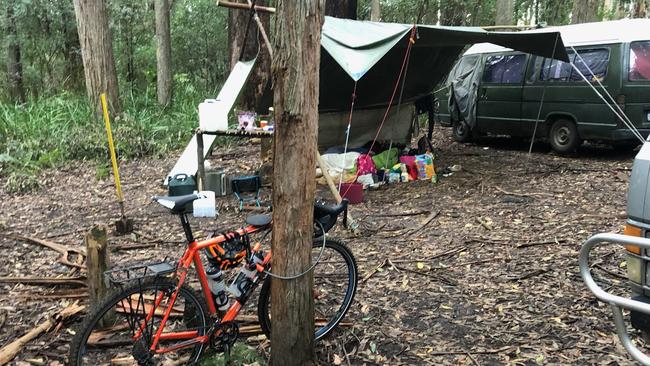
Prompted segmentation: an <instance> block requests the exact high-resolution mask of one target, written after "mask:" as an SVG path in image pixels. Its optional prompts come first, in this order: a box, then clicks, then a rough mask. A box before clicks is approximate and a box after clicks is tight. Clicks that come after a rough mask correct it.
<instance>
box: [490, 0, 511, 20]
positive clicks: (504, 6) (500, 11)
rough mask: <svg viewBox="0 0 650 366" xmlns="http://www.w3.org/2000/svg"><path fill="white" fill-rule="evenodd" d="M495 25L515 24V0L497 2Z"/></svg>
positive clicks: (499, 0)
mask: <svg viewBox="0 0 650 366" xmlns="http://www.w3.org/2000/svg"><path fill="white" fill-rule="evenodd" d="M495 12H496V17H495V22H494V24H495V25H512V24H514V14H515V2H514V1H513V0H497V3H496V8H495Z"/></svg>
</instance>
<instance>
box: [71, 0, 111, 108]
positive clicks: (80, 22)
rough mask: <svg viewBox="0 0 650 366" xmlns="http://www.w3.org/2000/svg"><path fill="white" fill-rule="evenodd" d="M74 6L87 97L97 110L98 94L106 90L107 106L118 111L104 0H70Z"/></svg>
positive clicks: (109, 33)
mask: <svg viewBox="0 0 650 366" xmlns="http://www.w3.org/2000/svg"><path fill="white" fill-rule="evenodd" d="M74 10H75V14H76V18H77V31H78V32H79V42H80V44H81V56H82V58H83V64H84V75H85V77H86V92H87V94H88V98H89V99H90V101H91V102H92V103H93V107H95V108H96V109H97V111H99V110H100V109H99V95H100V94H101V93H104V92H106V93H107V95H108V100H109V103H110V107H111V109H112V110H113V111H114V112H117V113H119V112H121V110H122V106H121V104H120V100H119V92H118V85H117V73H116V72H115V59H114V58H113V45H112V43H111V40H112V39H111V30H110V28H109V27H108V13H107V11H106V3H105V1H104V0H74Z"/></svg>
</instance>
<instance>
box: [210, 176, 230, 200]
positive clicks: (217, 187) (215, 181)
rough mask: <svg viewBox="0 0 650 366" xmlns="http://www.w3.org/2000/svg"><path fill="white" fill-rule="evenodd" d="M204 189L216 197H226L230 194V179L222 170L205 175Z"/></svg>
mask: <svg viewBox="0 0 650 366" xmlns="http://www.w3.org/2000/svg"><path fill="white" fill-rule="evenodd" d="M205 189H206V190H208V191H212V192H214V193H215V195H217V196H227V195H229V194H231V193H232V188H231V186H230V178H228V176H227V175H226V173H225V172H224V171H223V170H218V171H211V172H206V173H205Z"/></svg>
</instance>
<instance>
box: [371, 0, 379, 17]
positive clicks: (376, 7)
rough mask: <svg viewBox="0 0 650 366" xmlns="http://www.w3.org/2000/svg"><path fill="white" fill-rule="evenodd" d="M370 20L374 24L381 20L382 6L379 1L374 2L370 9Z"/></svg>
mask: <svg viewBox="0 0 650 366" xmlns="http://www.w3.org/2000/svg"><path fill="white" fill-rule="evenodd" d="M370 20H371V21H373V22H378V21H380V20H381V4H380V3H379V0H372V4H371V8H370Z"/></svg>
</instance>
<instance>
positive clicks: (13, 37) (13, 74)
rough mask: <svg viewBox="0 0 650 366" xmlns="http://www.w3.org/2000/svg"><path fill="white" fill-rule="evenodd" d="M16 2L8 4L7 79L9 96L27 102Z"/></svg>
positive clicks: (20, 101)
mask: <svg viewBox="0 0 650 366" xmlns="http://www.w3.org/2000/svg"><path fill="white" fill-rule="evenodd" d="M14 6H15V3H14V1H12V0H9V2H8V4H7V29H6V34H7V35H8V37H7V79H8V81H9V96H10V97H11V99H12V100H13V101H15V102H17V103H25V99H26V98H25V88H24V86H23V65H22V62H21V57H20V44H19V43H18V29H17V28H16V16H15V13H14Z"/></svg>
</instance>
